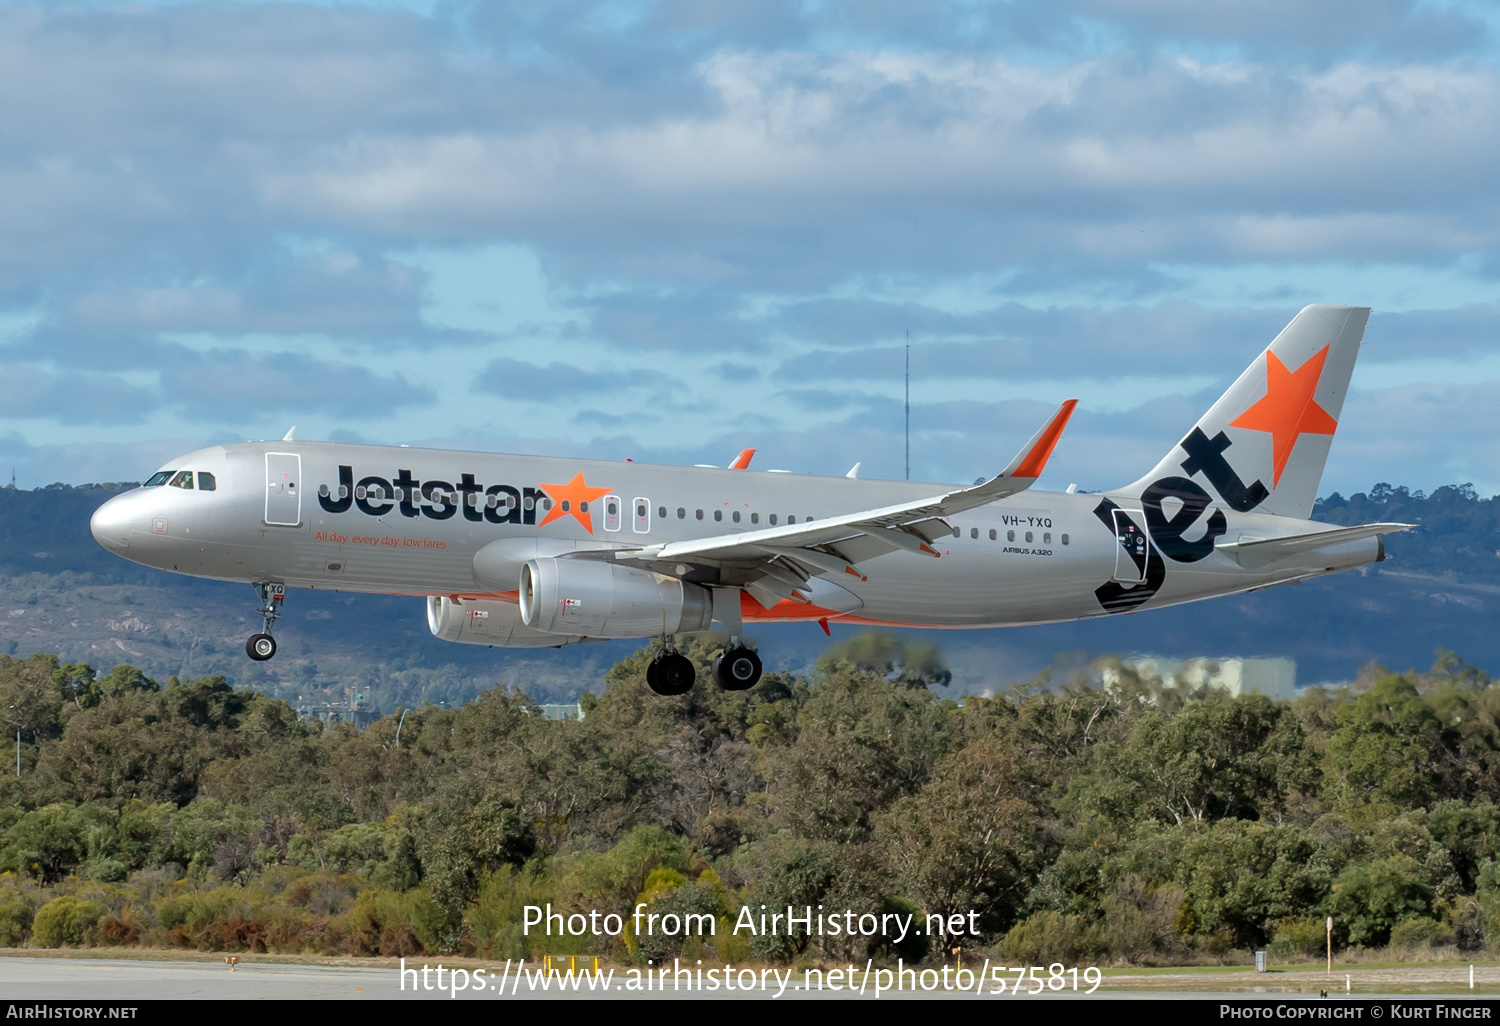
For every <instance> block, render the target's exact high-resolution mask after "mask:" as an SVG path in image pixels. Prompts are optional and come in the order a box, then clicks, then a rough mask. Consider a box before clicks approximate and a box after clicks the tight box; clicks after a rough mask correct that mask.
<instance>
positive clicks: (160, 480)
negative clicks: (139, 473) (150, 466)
mask: <svg viewBox="0 0 1500 1026" xmlns="http://www.w3.org/2000/svg"><path fill="white" fill-rule="evenodd" d="M172 473H173V472H172V471H170V470H158V471H157V472H156V473H154V474H152V475H151V476H150V477H149V478H147V479H146V483H145V484H143V485H141V487H142V488H155V487H157V486H158V485H164V484H166V483H167V482H168V481H170V480H172Z"/></svg>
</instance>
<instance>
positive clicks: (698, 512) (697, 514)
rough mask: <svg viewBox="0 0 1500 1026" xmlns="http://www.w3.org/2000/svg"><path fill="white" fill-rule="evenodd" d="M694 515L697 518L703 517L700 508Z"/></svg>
mask: <svg viewBox="0 0 1500 1026" xmlns="http://www.w3.org/2000/svg"><path fill="white" fill-rule="evenodd" d="M695 515H696V516H697V517H698V519H699V520H702V519H703V511H702V510H701V509H700V510H698V511H697V512H696V514H695Z"/></svg>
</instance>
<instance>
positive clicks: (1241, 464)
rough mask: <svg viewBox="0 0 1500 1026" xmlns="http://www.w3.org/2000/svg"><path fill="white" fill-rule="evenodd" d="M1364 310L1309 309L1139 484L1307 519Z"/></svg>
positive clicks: (1136, 490)
mask: <svg viewBox="0 0 1500 1026" xmlns="http://www.w3.org/2000/svg"><path fill="white" fill-rule="evenodd" d="M1369 316H1370V311H1369V308H1367V307H1359V306H1324V305H1316V306H1308V307H1304V308H1303V309H1302V311H1301V312H1300V313H1299V314H1297V316H1296V317H1294V318H1292V322H1291V323H1290V324H1288V325H1287V326H1286V327H1285V328H1283V329H1282V331H1281V334H1279V335H1277V336H1276V339H1275V341H1273V342H1272V343H1271V344H1270V346H1269V347H1267V349H1266V351H1265V352H1264V353H1262V354H1261V355H1260V356H1258V357H1256V359H1255V362H1254V363H1252V364H1251V365H1250V366H1249V367H1248V368H1247V369H1246V370H1245V373H1243V374H1241V375H1240V376H1239V379H1238V380H1236V381H1235V383H1234V384H1233V385H1231V386H1230V387H1229V391H1227V392H1225V393H1224V394H1223V395H1222V396H1220V397H1219V401H1218V402H1216V403H1214V405H1213V407H1212V408H1211V409H1210V410H1209V411H1208V412H1207V413H1205V414H1204V415H1203V417H1202V419H1200V420H1199V421H1198V423H1197V424H1196V425H1195V426H1194V427H1193V430H1191V431H1189V432H1188V433H1187V435H1186V437H1184V438H1183V440H1182V441H1181V442H1179V443H1178V444H1177V445H1176V446H1174V447H1173V448H1172V451H1171V452H1169V453H1167V455H1166V456H1165V457H1164V458H1163V459H1162V461H1161V462H1160V463H1158V464H1157V465H1156V468H1155V469H1154V470H1152V471H1151V473H1149V474H1147V475H1146V476H1145V477H1143V478H1141V480H1139V481H1137V482H1136V483H1135V484H1133V485H1131V486H1130V487H1129V488H1126V489H1123V491H1124V492H1126V493H1128V494H1134V495H1139V494H1140V493H1141V492H1142V491H1144V490H1145V489H1146V488H1147V487H1149V486H1150V485H1151V484H1152V483H1153V482H1157V481H1161V480H1163V479H1165V478H1182V477H1186V478H1189V479H1192V480H1195V481H1197V482H1198V483H1199V484H1201V485H1202V486H1204V487H1205V488H1207V489H1209V490H1210V492H1211V494H1217V496H1218V497H1219V498H1220V499H1221V500H1222V501H1223V502H1224V504H1225V505H1227V506H1229V507H1230V508H1231V509H1236V510H1239V511H1240V512H1248V511H1249V510H1252V509H1259V510H1261V511H1262V512H1266V513H1276V514H1279V515H1281V516H1289V517H1298V518H1304V519H1305V518H1306V517H1307V516H1308V515H1309V514H1311V512H1312V507H1313V501H1314V500H1315V499H1316V498H1317V494H1318V482H1319V481H1320V480H1321V479H1322V477H1323V464H1324V463H1325V462H1326V461H1327V459H1328V449H1329V446H1330V445H1332V444H1333V433H1334V431H1335V430H1336V429H1337V427H1338V419H1339V414H1340V413H1341V411H1342V410H1343V408H1344V396H1345V395H1347V394H1348V392H1349V377H1350V375H1351V374H1352V373H1353V372H1354V360H1355V357H1357V356H1358V355H1359V346H1360V342H1361V340H1363V338H1364V334H1365V322H1366V321H1367V320H1368V319H1369Z"/></svg>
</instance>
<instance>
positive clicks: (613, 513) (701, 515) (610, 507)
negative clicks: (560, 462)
mask: <svg viewBox="0 0 1500 1026" xmlns="http://www.w3.org/2000/svg"><path fill="white" fill-rule="evenodd" d="M632 503H633V505H634V507H635V509H634V510H633V512H634V514H635V522H634V524H633V527H634V529H635V531H636V532H637V533H645V532H646V531H649V530H650V529H651V500H650V499H646V498H636V499H634V500H632ZM567 508H568V504H567V503H566V502H564V503H563V509H564V510H566V509H567ZM578 508H579V511H580V512H584V513H586V512H588V503H586V502H581V503H579V504H578ZM622 508H623V500H621V499H620V498H619V497H618V496H614V495H606V496H605V497H604V529H605V530H606V531H618V530H620V511H621V509H622ZM725 512H726V511H725V510H722V509H716V510H712V511H707V510H701V509H695V510H693V511H692V516H693V519H694V520H707V519H712V520H713V521H714V522H715V523H723V522H724V519H725V518H724V514H725ZM727 512H728V513H729V522H730V523H731V524H740V523H744V522H746V521H747V520H748V521H749V522H750V523H751V524H755V525H756V526H759V525H760V513H759V512H748V511H742V510H737V509H732V510H728V511H727ZM676 514H677V519H678V520H686V519H687V518H688V508H687V507H686V506H678V507H677V509H676ZM670 516H671V511H670V510H669V509H668V507H666V506H657V507H656V518H657V519H658V520H666V519H668V518H669V517H670ZM812 521H813V518H812V517H810V516H804V517H802V520H801V522H802V523H805V524H806V523H811V522H812ZM785 522H786V523H788V524H795V523H797V522H798V520H797V515H796V514H795V513H791V514H787V516H786V519H785ZM766 523H767V524H768V525H769V526H771V527H777V526H779V525H780V524H781V523H782V517H781V516H780V514H777V513H768V514H767V515H766Z"/></svg>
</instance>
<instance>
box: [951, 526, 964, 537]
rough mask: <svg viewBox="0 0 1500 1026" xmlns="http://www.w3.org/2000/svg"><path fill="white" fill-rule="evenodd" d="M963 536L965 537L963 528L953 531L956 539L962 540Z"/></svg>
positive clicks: (956, 528)
mask: <svg viewBox="0 0 1500 1026" xmlns="http://www.w3.org/2000/svg"><path fill="white" fill-rule="evenodd" d="M963 536H964V529H963V528H962V527H955V528H954V529H953V537H955V538H962V537H963Z"/></svg>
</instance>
